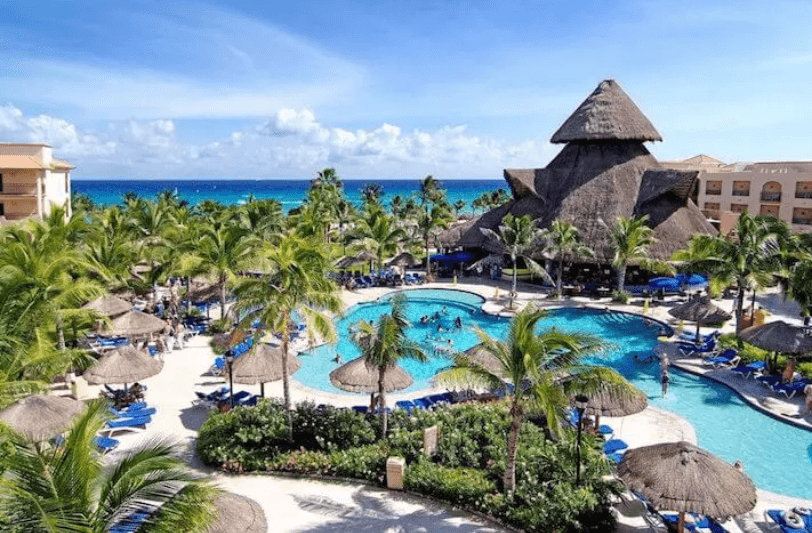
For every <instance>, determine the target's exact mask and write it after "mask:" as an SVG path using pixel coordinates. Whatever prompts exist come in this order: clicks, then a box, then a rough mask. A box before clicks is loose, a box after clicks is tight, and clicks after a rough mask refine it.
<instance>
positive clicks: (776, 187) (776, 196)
mask: <svg viewBox="0 0 812 533" xmlns="http://www.w3.org/2000/svg"><path fill="white" fill-rule="evenodd" d="M761 201H762V202H780V201H781V184H780V183H778V182H777V181H768V182H767V183H765V184H764V187H762V188H761Z"/></svg>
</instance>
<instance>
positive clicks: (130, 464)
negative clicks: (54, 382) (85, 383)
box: [0, 401, 217, 533]
mask: <svg viewBox="0 0 812 533" xmlns="http://www.w3.org/2000/svg"><path fill="white" fill-rule="evenodd" d="M105 411H106V406H105V404H104V403H102V402H100V401H96V402H93V403H92V404H90V405H89V407H88V408H87V411H86V412H85V413H84V414H82V415H80V416H79V417H78V418H77V419H76V420H75V421H74V423H73V425H72V427H71V430H70V432H69V433H68V435H67V436H66V437H65V439H64V442H63V443H62V444H61V445H60V446H58V447H51V446H42V445H40V444H39V443H33V442H29V441H26V440H25V439H24V438H23V437H21V436H15V437H12V451H11V453H10V454H4V455H3V456H2V457H0V463H2V466H3V467H5V475H4V478H3V483H2V484H0V516H3V517H5V518H6V519H7V520H8V523H9V524H10V525H11V531H13V532H15V533H17V532H18V533H38V532H43V533H45V532H54V531H83V532H94V533H103V532H106V531H110V530H111V528H112V527H113V526H115V525H116V524H119V523H121V522H122V521H124V520H126V519H127V518H128V517H129V516H131V515H132V514H133V513H142V512H146V513H149V516H148V517H147V518H146V520H145V521H144V522H143V524H142V525H141V526H140V527H139V528H138V531H142V532H145V533H148V532H169V531H173V532H193V531H202V530H204V529H205V528H206V527H207V526H209V525H210V524H211V523H212V522H213V519H214V516H215V509H214V504H213V499H214V497H215V496H216V494H217V491H216V490H215V489H214V488H213V487H212V486H211V485H210V484H209V483H208V482H207V481H206V480H205V479H203V478H201V477H199V476H197V475H195V474H194V473H192V472H191V471H190V470H189V469H188V468H187V467H186V466H185V465H184V464H183V463H182V462H181V461H180V460H179V459H178V458H176V457H175V455H174V453H175V452H174V449H173V448H172V447H171V446H170V445H168V444H166V443H163V442H159V443H150V444H147V445H145V446H142V447H140V448H137V449H136V450H134V451H132V452H129V453H127V455H126V456H125V457H123V458H122V459H121V460H119V461H117V462H116V463H114V464H113V465H110V466H109V468H105V467H104V464H103V461H102V458H101V456H100V455H99V454H98V452H96V447H95V444H94V438H95V435H96V433H97V432H98V431H99V430H100V429H101V428H102V426H103V424H104V419H103V413H104V412H105Z"/></svg>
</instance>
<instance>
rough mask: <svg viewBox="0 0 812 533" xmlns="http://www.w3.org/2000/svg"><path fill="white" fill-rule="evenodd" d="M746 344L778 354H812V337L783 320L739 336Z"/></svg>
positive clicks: (747, 330) (751, 329) (748, 330)
mask: <svg viewBox="0 0 812 533" xmlns="http://www.w3.org/2000/svg"><path fill="white" fill-rule="evenodd" d="M739 337H741V339H742V340H743V341H744V342H749V343H750V344H752V345H754V346H758V347H759V348H763V349H765V350H770V351H773V352H778V353H789V354H803V353H808V352H812V336H810V335H808V334H807V333H806V330H805V329H804V328H802V327H800V326H793V325H791V324H787V323H786V322H784V321H783V320H777V321H775V322H768V323H766V324H762V325H760V326H753V327H750V328H747V329H746V330H744V331H742V332H741V335H739Z"/></svg>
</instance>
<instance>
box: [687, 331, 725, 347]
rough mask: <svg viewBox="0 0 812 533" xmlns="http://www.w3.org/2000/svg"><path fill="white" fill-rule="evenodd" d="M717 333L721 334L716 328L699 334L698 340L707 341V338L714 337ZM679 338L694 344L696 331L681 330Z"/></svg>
mask: <svg viewBox="0 0 812 533" xmlns="http://www.w3.org/2000/svg"><path fill="white" fill-rule="evenodd" d="M719 335H721V333H720V332H719V331H718V330H717V331H714V332H711V333H708V334H707V335H700V336H699V342H708V341H709V340H711V339H714V338H716V337H718V336H719ZM679 340H681V341H684V342H690V343H694V344H696V333H694V332H693V331H683V332H682V333H680V334H679Z"/></svg>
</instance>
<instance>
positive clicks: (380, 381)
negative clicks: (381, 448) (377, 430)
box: [378, 366, 388, 439]
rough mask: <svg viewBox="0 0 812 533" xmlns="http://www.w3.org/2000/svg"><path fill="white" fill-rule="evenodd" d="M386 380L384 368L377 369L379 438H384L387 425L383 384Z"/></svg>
mask: <svg viewBox="0 0 812 533" xmlns="http://www.w3.org/2000/svg"><path fill="white" fill-rule="evenodd" d="M385 380H386V367H385V366H382V367H379V368H378V408H379V409H380V410H381V438H382V439H385V438H386V429H387V428H386V425H387V422H388V420H387V418H388V417H387V415H386V386H385V385H384V382H385Z"/></svg>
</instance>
